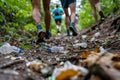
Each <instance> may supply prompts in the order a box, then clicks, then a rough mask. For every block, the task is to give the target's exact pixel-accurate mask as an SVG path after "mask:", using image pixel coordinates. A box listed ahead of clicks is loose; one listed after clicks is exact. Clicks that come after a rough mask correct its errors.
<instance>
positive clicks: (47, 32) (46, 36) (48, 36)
mask: <svg viewBox="0 0 120 80" xmlns="http://www.w3.org/2000/svg"><path fill="white" fill-rule="evenodd" d="M50 37H51V33H50V32H49V31H46V34H45V38H46V39H50Z"/></svg>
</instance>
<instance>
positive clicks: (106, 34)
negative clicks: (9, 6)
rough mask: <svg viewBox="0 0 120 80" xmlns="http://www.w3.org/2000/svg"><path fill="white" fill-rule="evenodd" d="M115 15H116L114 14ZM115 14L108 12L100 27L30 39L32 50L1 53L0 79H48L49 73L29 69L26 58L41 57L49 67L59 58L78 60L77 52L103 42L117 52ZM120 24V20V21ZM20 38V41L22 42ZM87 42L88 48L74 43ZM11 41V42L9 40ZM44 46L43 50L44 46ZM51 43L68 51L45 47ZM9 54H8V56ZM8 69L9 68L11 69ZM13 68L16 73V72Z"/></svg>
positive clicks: (119, 50)
mask: <svg viewBox="0 0 120 80" xmlns="http://www.w3.org/2000/svg"><path fill="white" fill-rule="evenodd" d="M116 17H118V15H116ZM114 20H115V17H113V16H112V17H110V16H108V17H107V18H106V19H105V21H104V22H102V23H101V25H100V30H98V29H97V28H95V29H94V30H91V29H90V28H89V29H85V30H82V31H79V35H78V36H76V37H73V36H71V37H69V38H68V37H67V36H66V35H65V34H62V35H56V36H52V37H51V38H50V39H49V40H46V43H42V44H38V45H36V43H35V42H34V40H33V41H31V43H26V42H24V41H23V42H24V43H26V44H30V45H31V46H32V49H31V50H28V49H26V50H24V54H18V53H10V54H0V80H48V78H50V76H51V75H52V73H50V74H47V75H46V74H42V73H40V72H35V71H32V70H30V69H29V68H28V67H27V66H26V63H27V62H28V61H34V60H36V59H38V60H40V61H42V62H43V63H44V64H49V65H50V66H52V67H57V66H60V63H61V62H65V61H70V62H71V63H73V64H77V63H79V61H78V59H77V56H79V55H81V54H82V52H84V51H86V50H90V51H92V50H94V48H95V47H96V46H103V47H104V48H105V49H106V50H107V51H108V52H110V53H112V54H116V53H120V30H118V31H116V28H114V27H115V26H116V25H118V24H113V25H112V26H111V24H112V23H113V22H114ZM119 26H120V24H119ZM97 32H100V35H99V36H98V37H96V38H95V40H94V41H93V42H91V41H90V40H91V38H93V37H94V34H95V33H97ZM81 35H87V36H88V37H87V38H86V39H82V37H81ZM23 42H21V43H19V45H20V44H22V43H23ZM81 42H86V43H87V44H88V46H87V48H82V47H77V48H75V47H74V46H73V44H76V43H81ZM11 43H13V42H11ZM44 46H45V49H44V50H43V47H44ZM50 46H63V47H64V49H65V50H67V51H69V52H65V53H50V52H49V51H48V48H50ZM10 56H12V57H15V58H16V57H21V58H17V59H11V58H10ZM7 57H8V58H7ZM10 70H11V71H10ZM14 71H16V72H17V73H18V74H17V73H15V72H14Z"/></svg>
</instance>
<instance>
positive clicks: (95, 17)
mask: <svg viewBox="0 0 120 80" xmlns="http://www.w3.org/2000/svg"><path fill="white" fill-rule="evenodd" d="M89 2H90V6H91V8H92V13H93V16H94V19H95V21H96V23H98V17H97V12H96V7H95V0H89Z"/></svg>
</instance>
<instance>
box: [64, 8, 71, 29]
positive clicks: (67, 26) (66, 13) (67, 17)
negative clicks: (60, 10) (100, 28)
mask: <svg viewBox="0 0 120 80" xmlns="http://www.w3.org/2000/svg"><path fill="white" fill-rule="evenodd" d="M64 12H65V25H66V28H67V29H69V26H70V17H69V13H68V8H64Z"/></svg>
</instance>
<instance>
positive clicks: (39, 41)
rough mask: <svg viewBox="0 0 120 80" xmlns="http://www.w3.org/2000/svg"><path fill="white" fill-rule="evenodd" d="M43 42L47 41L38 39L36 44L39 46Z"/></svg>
mask: <svg viewBox="0 0 120 80" xmlns="http://www.w3.org/2000/svg"><path fill="white" fill-rule="evenodd" d="M42 42H45V40H44V39H40V38H38V39H37V41H36V44H39V43H42Z"/></svg>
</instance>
